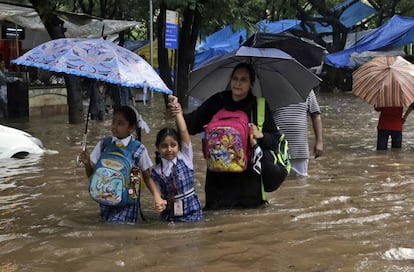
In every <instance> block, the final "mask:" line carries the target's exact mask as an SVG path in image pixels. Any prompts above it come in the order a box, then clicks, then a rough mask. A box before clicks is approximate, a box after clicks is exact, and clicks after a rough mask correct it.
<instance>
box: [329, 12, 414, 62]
mask: <svg viewBox="0 0 414 272" xmlns="http://www.w3.org/2000/svg"><path fill="white" fill-rule="evenodd" d="M413 42H414V17H404V16H399V15H394V16H393V17H392V18H391V19H389V20H388V21H387V22H386V23H385V24H383V25H382V26H380V27H379V28H377V29H376V30H375V31H373V32H371V33H370V34H368V35H366V36H365V37H364V38H362V39H361V40H359V41H358V42H357V43H356V44H354V45H353V46H352V47H350V48H348V49H346V50H343V51H339V52H336V53H333V54H329V55H327V56H326V57H325V63H326V64H328V65H331V66H334V67H338V68H340V67H350V57H351V54H352V53H355V52H357V53H362V52H365V51H380V50H382V51H386V50H393V49H397V48H399V47H401V46H404V45H407V44H410V43H413Z"/></svg>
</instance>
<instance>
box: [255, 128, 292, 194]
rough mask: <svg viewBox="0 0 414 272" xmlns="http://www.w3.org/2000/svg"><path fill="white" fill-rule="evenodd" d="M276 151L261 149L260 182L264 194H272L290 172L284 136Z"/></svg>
mask: <svg viewBox="0 0 414 272" xmlns="http://www.w3.org/2000/svg"><path fill="white" fill-rule="evenodd" d="M278 149H279V150H277V151H274V150H270V149H262V151H263V157H262V160H261V163H262V165H261V166H262V182H263V187H264V190H265V192H273V191H275V190H276V189H277V188H279V187H280V185H282V182H283V181H284V180H285V179H286V177H287V176H288V175H289V172H290V160H289V154H288V143H287V141H286V140H285V139H284V134H282V135H281V137H280V139H279V144H278Z"/></svg>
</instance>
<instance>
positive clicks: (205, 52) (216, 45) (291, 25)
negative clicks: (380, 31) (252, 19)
mask: <svg viewBox="0 0 414 272" xmlns="http://www.w3.org/2000/svg"><path fill="white" fill-rule="evenodd" d="M342 9H344V10H343V11H342ZM333 10H334V11H335V10H336V11H338V12H339V11H342V13H341V15H340V17H339V20H340V21H341V23H342V24H343V25H344V26H346V27H349V28H350V27H352V26H354V25H356V24H359V23H361V22H362V21H364V20H365V19H366V18H368V17H370V16H372V15H373V14H375V13H376V10H375V9H374V8H373V7H372V6H371V5H369V3H368V2H367V1H366V0H361V1H355V0H346V1H344V2H343V3H341V4H339V5H337V6H335V7H334V8H333ZM307 24H312V25H313V28H314V31H315V32H316V33H319V34H323V33H331V32H332V27H331V26H323V25H322V24H320V23H318V22H307ZM306 27H307V31H310V28H309V26H306ZM256 28H257V32H268V33H283V32H287V31H289V30H296V31H304V29H303V27H302V25H301V21H300V20H297V19H286V20H280V21H275V22H271V21H269V20H262V21H259V22H258V23H256ZM247 39H248V37H247V33H246V30H245V29H242V30H239V31H237V32H234V31H233V27H232V26H231V25H230V26H226V27H225V28H223V29H221V30H219V31H217V32H215V33H213V34H211V35H209V36H207V37H206V38H205V39H203V41H201V42H200V43H199V44H198V45H197V46H196V55H195V60H194V67H198V66H200V65H201V64H203V63H205V62H206V61H208V60H210V59H211V58H215V57H218V56H220V55H223V54H226V53H229V52H232V51H234V50H236V49H237V48H239V47H240V45H241V44H242V43H243V42H245V41H246V40H247Z"/></svg>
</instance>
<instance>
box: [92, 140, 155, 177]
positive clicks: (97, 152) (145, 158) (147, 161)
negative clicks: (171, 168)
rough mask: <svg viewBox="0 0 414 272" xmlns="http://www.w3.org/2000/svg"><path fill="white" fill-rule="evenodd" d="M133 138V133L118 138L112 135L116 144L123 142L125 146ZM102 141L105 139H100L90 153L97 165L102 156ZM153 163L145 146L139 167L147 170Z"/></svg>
mask: <svg viewBox="0 0 414 272" xmlns="http://www.w3.org/2000/svg"><path fill="white" fill-rule="evenodd" d="M131 138H132V136H131V135H130V136H128V137H126V138H123V139H118V138H116V137H113V136H112V142H113V143H115V144H117V143H119V144H123V145H124V146H127V145H128V144H129V142H130V141H131ZM102 143H103V140H101V141H99V142H98V143H97V144H96V146H95V148H94V149H93V151H92V153H91V155H90V160H91V162H93V164H95V165H96V162H97V161H98V159H99V157H100V156H101V150H102ZM153 165H154V164H153V163H152V161H151V158H150V156H149V155H148V150H147V148H146V147H145V146H144V151H143V152H142V154H141V157H140V159H139V161H138V168H139V169H141V170H142V171H145V170H147V169H149V168H150V167H152V166H153Z"/></svg>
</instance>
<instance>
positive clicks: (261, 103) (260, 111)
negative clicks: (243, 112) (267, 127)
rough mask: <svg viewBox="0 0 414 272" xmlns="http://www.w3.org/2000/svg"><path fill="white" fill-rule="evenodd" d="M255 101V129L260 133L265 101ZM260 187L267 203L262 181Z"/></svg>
mask: <svg viewBox="0 0 414 272" xmlns="http://www.w3.org/2000/svg"><path fill="white" fill-rule="evenodd" d="M256 100H257V129H258V130H259V131H260V132H262V129H263V123H264V119H265V99H264V97H257V98H256ZM261 187H262V199H263V200H264V201H267V198H266V192H265V190H264V185H263V181H262V185H261Z"/></svg>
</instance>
